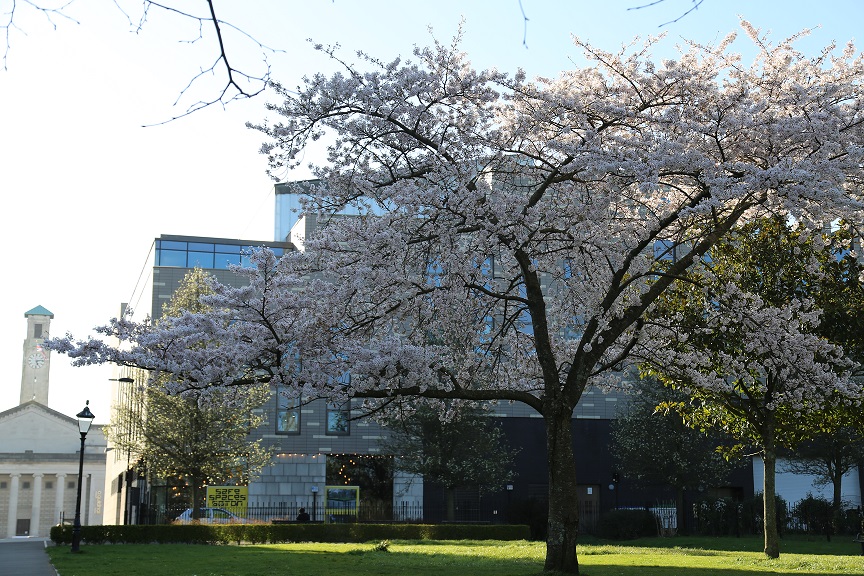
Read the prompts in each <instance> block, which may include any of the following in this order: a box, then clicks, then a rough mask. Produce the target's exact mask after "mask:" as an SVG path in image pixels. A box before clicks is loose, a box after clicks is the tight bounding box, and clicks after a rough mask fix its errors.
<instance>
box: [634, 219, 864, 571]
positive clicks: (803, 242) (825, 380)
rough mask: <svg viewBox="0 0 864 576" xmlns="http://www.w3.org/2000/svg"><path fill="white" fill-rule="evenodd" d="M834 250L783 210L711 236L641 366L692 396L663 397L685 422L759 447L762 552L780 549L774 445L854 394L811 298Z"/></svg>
mask: <svg viewBox="0 0 864 576" xmlns="http://www.w3.org/2000/svg"><path fill="white" fill-rule="evenodd" d="M837 257H838V253H837V250H836V249H834V248H832V247H831V245H830V243H829V245H828V246H827V248H826V247H825V246H824V242H823V238H822V237H821V236H820V235H818V234H816V235H806V234H804V233H802V232H800V231H799V230H796V229H795V228H794V227H793V226H792V225H790V223H789V222H788V221H787V220H786V219H785V218H784V217H780V216H777V217H773V218H765V219H760V220H756V221H753V222H750V223H748V224H746V225H743V226H741V227H740V228H738V229H737V230H736V231H735V232H734V233H733V234H731V235H729V237H728V238H727V239H726V240H724V241H722V242H720V243H718V245H717V246H715V249H714V250H713V251H712V253H711V257H710V258H706V259H705V260H704V261H703V262H702V264H701V265H700V266H698V267H696V268H694V269H693V270H691V272H690V273H688V275H686V276H684V277H683V278H682V280H685V281H681V282H678V283H677V285H676V288H675V290H673V291H670V292H669V293H667V294H666V295H665V297H664V298H663V300H662V302H661V304H660V306H658V308H657V310H656V311H655V314H656V316H655V318H656V320H657V323H658V324H663V325H664V328H663V329H664V330H665V331H666V332H665V333H666V337H667V338H668V341H669V342H670V347H669V348H668V354H667V355H666V357H665V358H664V357H663V356H662V355H660V356H655V357H654V358H653V359H652V360H651V362H650V363H649V366H650V369H649V371H650V372H652V373H653V374H655V375H657V376H658V377H659V378H660V379H661V380H662V381H663V382H664V383H666V384H668V385H670V386H672V387H674V388H678V389H681V390H684V391H686V392H687V393H688V394H689V396H690V398H689V400H686V401H674V402H668V403H666V406H667V407H672V408H675V409H677V410H678V411H679V412H680V413H681V414H682V415H683V416H684V418H685V421H686V422H687V423H688V425H690V426H693V427H695V428H698V429H706V428H712V427H717V428H720V429H722V430H723V431H724V432H726V433H728V434H729V435H731V436H733V437H734V438H736V439H737V440H738V441H739V444H738V445H737V447H736V448H737V449H738V450H739V451H740V450H741V449H743V448H744V447H745V446H746V445H749V446H755V447H756V449H757V450H758V453H760V455H761V456H762V459H763V461H764V464H765V477H764V478H765V482H764V487H763V492H764V494H765V498H764V514H763V519H764V532H765V553H766V555H768V556H769V557H777V556H779V553H780V548H779V535H778V529H777V522H776V520H777V516H776V514H777V511H776V504H775V498H774V496H775V485H776V461H777V450H778V448H779V447H781V446H794V445H795V444H797V443H798V442H800V441H801V440H802V439H804V438H806V437H807V436H808V434H810V433H811V432H812V430H811V429H809V428H808V426H807V424H808V422H810V421H812V418H818V417H819V414H821V413H823V412H824V411H825V410H826V409H828V408H829V407H831V406H838V405H843V404H844V403H849V402H854V401H855V399H856V398H859V397H860V394H861V387H860V385H859V384H856V383H855V382H854V381H851V380H849V379H848V378H847V377H845V375H844V374H843V370H844V369H845V368H848V366H849V361H848V359H845V358H843V356H842V349H840V348H839V347H838V346H835V345H833V344H831V343H830V342H828V340H827V339H826V337H825V335H824V334H825V333H826V332H827V331H828V330H829V328H830V327H823V328H822V331H823V332H822V333H820V331H819V328H818V326H819V319H818V310H816V309H815V308H814V304H813V302H814V301H818V300H819V297H820V295H822V296H824V295H823V294H821V293H820V286H821V285H822V283H823V282H828V281H829V280H828V279H829V276H828V275H825V274H822V272H823V271H824V269H825V264H826V263H827V262H829V261H832V260H836V259H837ZM820 264H821V266H820ZM837 305H838V307H839V306H840V305H841V304H840V303H837ZM733 452H734V451H733Z"/></svg>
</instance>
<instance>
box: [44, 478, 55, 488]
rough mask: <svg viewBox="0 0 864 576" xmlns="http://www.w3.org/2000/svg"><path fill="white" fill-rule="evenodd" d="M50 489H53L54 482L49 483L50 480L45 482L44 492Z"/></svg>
mask: <svg viewBox="0 0 864 576" xmlns="http://www.w3.org/2000/svg"><path fill="white" fill-rule="evenodd" d="M52 488H54V482H51V481H50V480H48V481H47V482H45V489H46V490H51V489H52Z"/></svg>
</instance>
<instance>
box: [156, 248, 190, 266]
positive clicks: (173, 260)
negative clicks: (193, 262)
mask: <svg viewBox="0 0 864 576" xmlns="http://www.w3.org/2000/svg"><path fill="white" fill-rule="evenodd" d="M158 254H159V258H158V260H159V261H158V262H157V263H156V265H157V266H176V267H178V268H185V267H186V251H185V250H183V251H180V250H160V251H159V252H158Z"/></svg>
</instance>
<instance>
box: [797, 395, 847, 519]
mask: <svg viewBox="0 0 864 576" xmlns="http://www.w3.org/2000/svg"><path fill="white" fill-rule="evenodd" d="M841 411H842V409H840V410H836V412H841ZM820 420H821V422H820V424H819V426H818V428H817V429H816V430H817V431H816V432H814V433H813V434H812V435H811V437H810V438H808V439H807V440H805V441H803V442H801V443H800V444H798V445H797V446H795V448H794V449H793V450H792V451H791V452H790V454H789V455H788V457H787V459H786V461H785V462H784V464H783V465H782V466H783V469H784V470H785V471H787V472H792V473H793V474H808V475H812V476H815V477H816V481H815V483H816V484H817V485H821V486H824V485H830V486H831V490H832V497H831V507H832V509H833V511H834V512H835V514H836V513H837V512H839V511H840V509H841V507H842V505H843V477H844V476H845V475H846V474H848V473H849V472H850V471H852V470H853V469H855V467H857V466H858V465H859V464H860V463H861V462H864V433H862V429H861V428H858V427H857V426H856V424H855V423H854V422H853V421H852V419H850V418H847V417H844V416H843V415H842V414H833V415H832V414H830V413H829V414H825V415H822V418H820Z"/></svg>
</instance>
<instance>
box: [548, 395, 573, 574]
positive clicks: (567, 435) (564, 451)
mask: <svg viewBox="0 0 864 576" xmlns="http://www.w3.org/2000/svg"><path fill="white" fill-rule="evenodd" d="M544 416H545V418H544V419H545V423H546V449H547V458H548V467H549V524H548V531H549V532H548V535H547V537H546V563H545V565H544V570H546V571H550V572H568V573H571V574H578V573H579V561H578V560H577V558H576V537H577V534H578V530H579V505H578V489H577V484H576V460H575V457H574V455H573V436H572V434H571V418H572V412H568V411H564V410H561V411H558V412H556V414H554V415H551V416H550V415H544Z"/></svg>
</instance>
